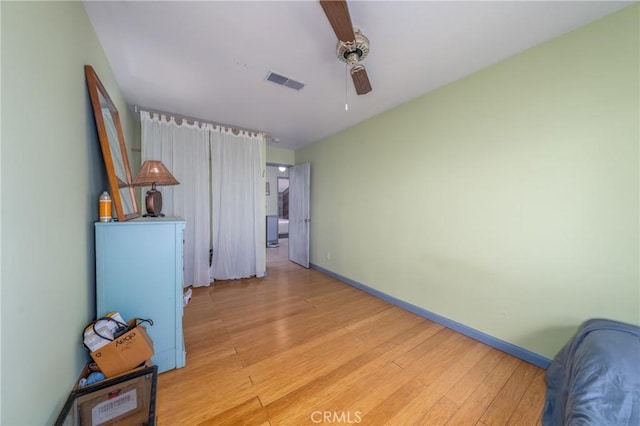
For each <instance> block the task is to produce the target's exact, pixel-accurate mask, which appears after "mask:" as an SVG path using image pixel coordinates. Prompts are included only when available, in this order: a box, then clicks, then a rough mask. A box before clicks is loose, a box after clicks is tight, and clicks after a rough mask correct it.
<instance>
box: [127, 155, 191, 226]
mask: <svg viewBox="0 0 640 426" xmlns="http://www.w3.org/2000/svg"><path fill="white" fill-rule="evenodd" d="M179 183H180V182H178V181H177V180H176V178H174V177H173V175H172V174H171V173H170V172H169V170H167V168H166V167H165V165H164V164H162V162H161V161H157V160H147V161H145V162H144V163H143V164H142V168H141V169H140V172H139V173H138V176H136V178H135V179H134V180H133V186H149V185H151V189H150V190H149V191H147V197H146V198H145V207H146V209H147V214H145V215H143V216H145V217H147V216H150V217H159V216H164V214H162V213H160V212H161V211H162V193H161V192H160V191H158V190H156V186H158V185H178V184H179Z"/></svg>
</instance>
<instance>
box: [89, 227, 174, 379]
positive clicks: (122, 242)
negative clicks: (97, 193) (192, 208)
mask: <svg viewBox="0 0 640 426" xmlns="http://www.w3.org/2000/svg"><path fill="white" fill-rule="evenodd" d="M184 227H185V222H184V220H182V219H179V218H171V217H164V218H137V219H133V220H129V221H126V222H98V223H96V224H95V231H96V310H97V315H98V317H100V316H104V315H105V314H107V313H108V312H114V311H115V312H120V314H121V315H122V317H123V318H124V319H125V320H126V321H128V320H130V319H132V318H136V317H137V318H151V319H152V320H153V326H152V327H149V326H148V327H147V331H148V334H149V336H150V337H151V339H152V340H153V347H154V356H153V358H152V360H153V362H154V363H155V364H156V365H157V366H158V372H159V373H162V372H163V371H167V370H171V369H173V368H180V367H184V365H185V349H184V339H183V334H182V306H183V295H182V283H183V276H184V274H183V263H182V253H183V231H184Z"/></svg>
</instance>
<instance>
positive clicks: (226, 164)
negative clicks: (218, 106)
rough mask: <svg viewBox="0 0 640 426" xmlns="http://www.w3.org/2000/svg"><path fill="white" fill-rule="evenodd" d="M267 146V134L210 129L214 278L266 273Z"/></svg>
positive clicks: (232, 277)
mask: <svg viewBox="0 0 640 426" xmlns="http://www.w3.org/2000/svg"><path fill="white" fill-rule="evenodd" d="M264 147H265V141H264V136H263V135H255V134H247V133H246V132H239V133H238V134H234V132H232V131H231V130H226V129H220V131H219V132H214V133H212V134H211V162H212V169H211V187H212V194H213V200H212V204H213V209H212V212H213V265H212V276H213V278H214V279H237V278H245V277H250V276H253V275H255V276H258V277H262V276H264V274H265V271H266V259H265V244H266V235H265V232H266V224H265V221H266V219H265V218H266V216H265V198H264V197H265V184H264V182H265V180H264V170H265V162H264V158H263V155H264V154H263V153H264Z"/></svg>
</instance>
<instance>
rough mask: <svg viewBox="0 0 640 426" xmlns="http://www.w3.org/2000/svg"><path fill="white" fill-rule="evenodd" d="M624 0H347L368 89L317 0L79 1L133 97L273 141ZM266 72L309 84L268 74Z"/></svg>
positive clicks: (480, 64) (314, 131) (394, 98)
mask: <svg viewBox="0 0 640 426" xmlns="http://www.w3.org/2000/svg"><path fill="white" fill-rule="evenodd" d="M628 4H631V3H629V2H612V1H585V2H577V1H569V2H560V1H554V2H542V1H498V2H488V1H470V2H462V1H440V2H436V1H421V2H418V1H412V2H404V1H384V2H383V1H352V2H350V3H349V9H350V12H351V19H352V22H353V24H354V26H356V27H358V28H360V29H361V30H362V32H363V33H364V34H365V35H366V36H367V37H368V38H369V40H370V41H371V50H370V53H369V56H368V57H367V58H366V59H365V60H364V61H363V62H362V64H363V65H364V66H365V67H366V69H367V73H368V75H369V79H370V81H371V84H372V86H373V91H372V92H370V93H368V94H366V95H363V96H357V95H356V93H355V91H354V89H353V84H352V82H351V78H350V77H349V81H348V85H347V90H346V91H345V82H346V81H345V77H346V73H345V64H344V63H342V62H339V61H338V60H337V59H336V57H335V46H336V42H337V40H336V36H335V34H334V33H333V31H332V29H331V26H330V25H329V22H328V21H327V19H326V17H325V15H324V13H323V11H322V8H321V7H320V4H319V3H318V2H317V1H311V0H309V1H288V2H274V1H208V2H204V1H203V2H181V1H176V2H173V1H141V2H119V1H85V7H86V10H87V13H88V14H89V17H90V19H91V21H92V23H93V26H94V27H95V30H96V32H97V34H98V38H99V39H100V42H101V43H102V46H103V47H104V50H105V53H106V55H107V58H108V60H109V63H110V64H111V67H112V69H113V72H114V73H115V76H116V79H117V82H118V85H119V87H120V89H121V90H122V92H123V93H124V96H125V99H126V101H127V103H128V104H129V105H132V106H133V105H135V106H138V107H140V108H143V109H149V110H153V111H162V112H170V113H174V114H177V115H180V116H184V117H191V118H198V119H202V120H206V121H212V122H216V123H221V124H227V125H232V126H237V127H241V128H245V129H251V130H260V131H264V132H266V133H267V134H268V137H269V138H268V139H267V143H268V144H269V145H272V146H277V147H281V148H289V149H295V148H299V147H302V146H305V145H308V144H310V143H312V142H315V141H317V140H319V139H321V138H323V137H326V136H329V135H332V134H335V133H337V132H339V131H341V130H343V129H345V128H347V127H349V126H352V125H354V124H356V123H358V122H361V121H363V120H366V119H368V118H370V117H372V116H374V115H376V114H379V113H381V112H383V111H385V110H388V109H390V108H392V107H394V106H397V105H399V104H402V103H404V102H407V101H408V100H410V99H413V98H415V97H418V96H420V95H422V94H424V93H427V92H429V91H432V90H434V89H436V88H438V87H440V86H443V85H445V84H448V83H450V82H453V81H455V80H457V79H460V78H462V77H464V76H466V75H469V74H471V73H473V72H475V71H478V70H480V69H482V68H485V67H487V66H489V65H491V64H494V63H496V62H498V61H500V60H502V59H504V58H507V57H509V56H512V55H514V54H516V53H518V52H521V51H523V50H525V49H528V48H530V47H532V46H535V45H537V44H540V43H542V42H544V41H546V40H549V39H551V38H553V37H556V36H558V35H560V34H563V33H566V32H568V31H571V30H572V29H574V28H577V27H579V26H582V25H585V24H587V23H589V22H591V21H593V20H595V19H597V18H599V17H601V16H604V15H606V14H608V13H611V12H613V11H615V10H618V9H620V8H622V7H624V6H626V5H628ZM269 71H274V72H277V73H279V74H283V75H285V76H287V77H290V78H292V79H294V80H298V81H301V82H303V83H305V84H306V86H305V87H304V88H303V89H302V90H301V91H299V92H297V91H295V90H292V89H289V88H286V87H283V86H279V85H276V84H274V83H271V82H268V81H266V77H267V74H268V73H269ZM345 95H346V96H347V97H348V103H349V110H348V111H345V108H344V104H345ZM274 139H279V141H278V142H276V141H274Z"/></svg>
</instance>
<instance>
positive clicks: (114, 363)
mask: <svg viewBox="0 0 640 426" xmlns="http://www.w3.org/2000/svg"><path fill="white" fill-rule="evenodd" d="M135 321H136V320H132V321H129V326H134V325H135ZM90 354H91V358H93V360H94V361H95V362H96V364H98V367H100V371H102V374H104V375H105V377H107V378H110V377H114V376H116V375H118V374H121V373H124V372H126V371H129V370H132V369H133V368H135V367H137V366H139V365H140V364H142V363H143V362H145V361H146V360H148V359H149V358H151V356H153V341H152V340H151V338H150V337H149V335H148V334H147V331H146V329H145V328H144V327H143V326H142V325H138V326H136V327H135V328H133V329H132V330H130V331H128V332H126V333H124V334H123V335H121V336H119V337H116V338H115V339H114V340H113V341H112V342H111V343H109V344H107V345H105V346H103V347H101V348H100V349H98V350H97V351H95V352H90Z"/></svg>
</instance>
